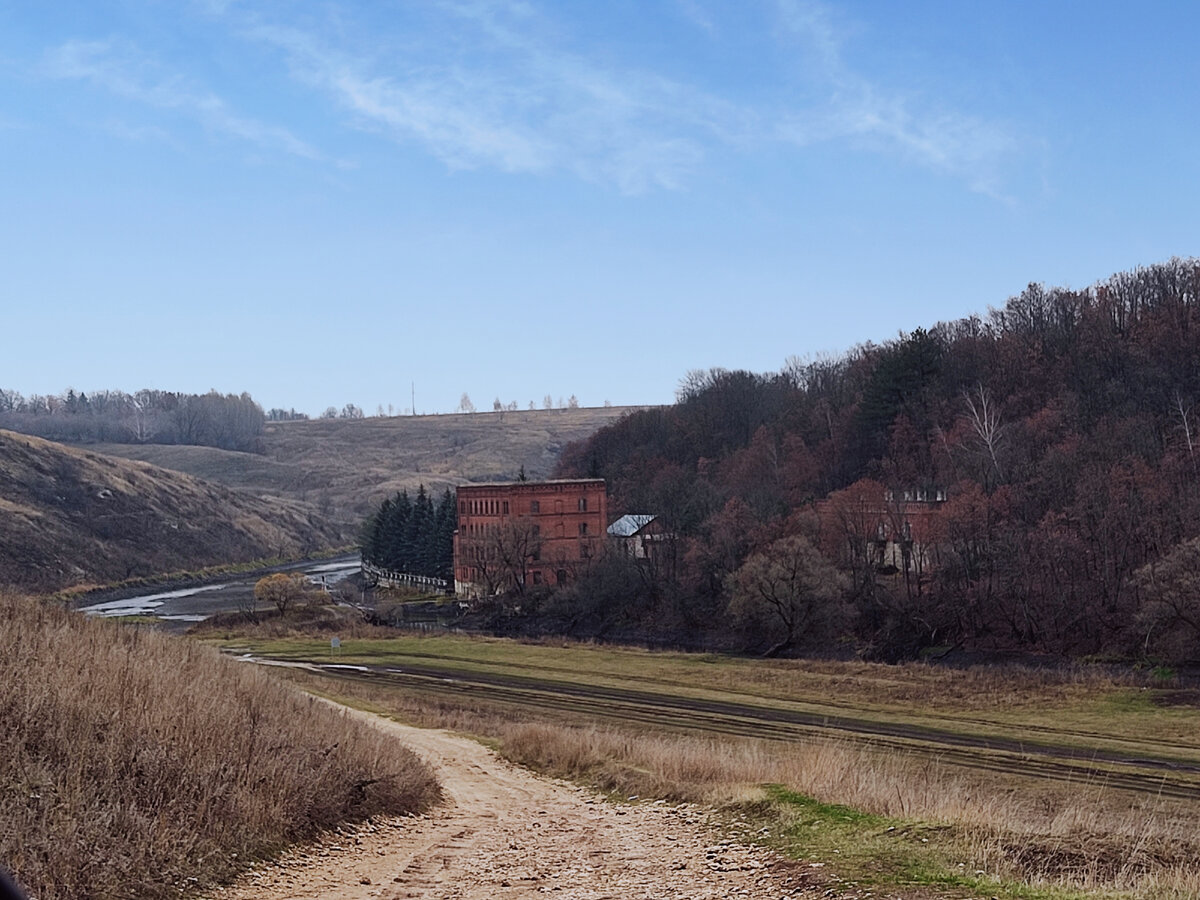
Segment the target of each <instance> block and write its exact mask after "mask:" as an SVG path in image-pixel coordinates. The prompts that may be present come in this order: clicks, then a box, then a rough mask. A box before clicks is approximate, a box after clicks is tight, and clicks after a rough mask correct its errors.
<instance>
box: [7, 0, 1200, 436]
mask: <svg viewBox="0 0 1200 900" xmlns="http://www.w3.org/2000/svg"><path fill="white" fill-rule="evenodd" d="M1198 19H1200V7H1197V6H1193V5H1191V4H1179V3H1141V4H1136V5H1134V4H1126V3H1102V2H1096V3H1091V4H1078V3H1045V2H1038V3H1019V2H995V3H989V2H970V3H968V2H961V0H948V2H925V3H916V2H913V3H895V2H881V0H880V2H867V0H860V2H854V0H849V2H843V3H837V4H832V3H820V2H805V0H741V2H707V0H660V2H651V0H641V2H635V0H610V2H605V3H565V2H559V3H539V2H485V0H464V2H421V0H412V2H397V3H383V2H370V3H367V2H363V3H352V2H345V0H331V2H324V3H316V2H314V3H293V2H277V3H276V2H269V0H267V2H239V0H208V2H201V0H196V2H186V0H181V2H151V0H146V2H133V0H126V2H123V0H112V2H104V0H88V2H79V3H72V2H70V0H65V2H56V3H53V4H46V3H34V2H25V3H0V213H2V215H0V246H2V247H3V250H2V251H0V260H2V263H0V309H2V310H3V318H2V319H0V321H2V322H3V326H4V334H5V340H4V345H3V346H4V349H3V354H2V355H0V387H9V388H15V389H17V390H20V391H22V392H24V393H27V394H28V393H51V392H55V393H56V392H58V391H61V390H64V389H65V388H67V387H68V386H71V387H74V388H76V389H82V390H91V389H96V388H119V389H125V390H136V389H138V388H141V387H157V388H163V389H174V390H185V391H205V390H208V389H210V388H216V389H218V390H220V391H222V392H226V391H233V392H241V391H243V390H248V391H250V392H251V393H252V394H253V395H254V396H255V398H256V399H258V400H259V401H260V402H261V403H263V405H264V406H267V407H271V406H284V407H292V406H294V407H296V408H297V409H301V410H305V411H308V412H310V413H314V414H315V413H317V412H320V411H321V410H322V409H324V408H325V407H326V406H329V405H335V406H339V407H340V406H341V405H343V404H345V403H347V402H353V403H356V404H358V405H359V406H362V407H363V408H365V409H366V410H367V411H368V413H370V412H373V411H374V410H375V409H376V407H377V406H379V405H383V406H384V407H387V405H388V404H391V405H392V406H393V407H394V409H396V410H397V411H401V410H403V409H405V408H406V407H408V406H409V405H410V400H409V397H410V385H411V384H412V383H413V382H415V383H416V395H417V401H416V405H417V409H418V411H422V412H439V411H440V412H448V411H451V410H453V409H454V408H455V407H456V406H457V405H458V402H459V398H460V396H461V395H462V393H463V392H467V393H468V394H469V395H470V397H471V398H472V399H473V400H474V402H475V404H476V405H477V406H478V407H480V408H490V407H491V404H492V400H493V399H494V398H495V397H497V396H498V397H499V398H500V399H501V400H502V401H503V402H505V403H507V402H509V401H513V400H515V401H517V403H518V404H519V405H520V406H521V407H522V408H524V407H526V406H527V405H528V403H529V401H530V400H533V401H535V402H536V403H537V404H538V405H539V406H540V405H541V402H542V398H543V396H545V395H546V394H550V395H551V396H552V397H553V398H555V400H557V398H559V397H566V396H570V395H572V394H574V395H576V396H577V397H578V398H579V400H580V402H581V403H582V404H584V405H600V404H602V403H603V402H605V401H610V402H612V403H614V404H626V403H661V402H669V401H670V400H671V399H672V397H673V394H674V390H675V388H676V386H677V384H678V382H679V380H680V379H681V377H682V376H683V375H684V374H685V373H686V372H687V371H688V370H690V369H695V368H708V367H710V366H723V367H726V368H748V369H752V370H755V371H770V370H777V369H778V368H779V367H780V366H781V365H782V364H783V363H784V361H785V359H786V358H787V357H789V356H792V355H796V356H805V355H810V354H818V353H829V352H833V353H836V352H841V351H843V350H845V349H846V348H848V347H850V346H852V345H853V344H856V343H858V342H861V341H866V340H875V341H880V340H885V339H887V338H890V337H893V336H895V335H896V333H897V332H898V331H900V330H911V329H912V328H915V327H917V326H921V325H930V324H933V323H934V322H936V321H938V320H944V319H952V318H958V317H961V316H964V315H967V314H970V313H972V312H984V311H986V309H987V307H988V306H989V305H990V306H998V305H1002V304H1003V303H1004V301H1005V300H1006V299H1007V298H1008V297H1009V296H1011V295H1013V294H1015V293H1017V292H1019V291H1020V290H1021V289H1022V288H1023V287H1024V286H1025V285H1026V284H1027V283H1029V282H1031V281H1037V282H1043V283H1046V284H1049V285H1066V286H1072V287H1084V286H1086V285H1088V284H1091V283H1093V282H1094V281H1096V280H1098V279H1100V278H1103V277H1106V276H1107V275H1109V274H1111V273H1113V272H1116V271H1121V270H1125V269H1129V268H1132V267H1134V266H1137V265H1141V264H1147V263H1152V262H1156V261H1160V260H1164V259H1167V258H1169V257H1171V256H1173V255H1178V256H1192V255H1194V254H1196V253H1197V248H1198V246H1200V244H1198V240H1197V239H1198V237H1200V216H1198V215H1197V210H1198V209H1200V152H1197V147H1198V146H1200V144H1198V140H1197V137H1198V135H1197V131H1198V129H1200V108H1198V107H1200V92H1198V91H1197V89H1196V85H1197V84H1200V71H1198V70H1200V64H1198V62H1197V60H1198V59H1200V56H1198V55H1197V54H1196V53H1195V49H1194V35H1195V34H1196V33H1197V28H1198V26H1200V21H1197V20H1198Z"/></svg>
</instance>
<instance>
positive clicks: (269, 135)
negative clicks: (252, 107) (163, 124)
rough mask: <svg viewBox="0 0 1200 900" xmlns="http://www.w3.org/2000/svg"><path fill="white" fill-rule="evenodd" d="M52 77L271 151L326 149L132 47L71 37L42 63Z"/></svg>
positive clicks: (314, 154)
mask: <svg viewBox="0 0 1200 900" xmlns="http://www.w3.org/2000/svg"><path fill="white" fill-rule="evenodd" d="M42 71H43V73H44V74H45V75H48V76H49V77H52V78H59V79H70V80H80V81H87V82H90V83H92V84H94V85H96V86H98V87H102V88H104V89H106V90H108V91H110V92H111V93H113V94H115V95H117V96H119V97H123V98H125V99H127V100H132V101H135V102H138V103H142V104H145V105H146V106H151V107H154V108H156V109H161V110H172V111H176V112H179V113H181V114H183V115H186V116H189V117H191V118H193V119H195V120H196V121H198V122H200V123H201V124H202V125H203V126H204V127H205V128H207V129H208V130H210V131H212V132H214V133H218V134H222V135H225V136H228V137H232V138H236V139H238V140H241V141H245V142H247V143H250V144H253V145H254V146H256V147H258V148H260V149H262V150H270V151H276V152H282V153H286V154H290V155H292V156H298V157H301V158H303V159H308V160H314V161H320V160H322V159H323V156H322V154H321V153H319V152H318V151H317V150H315V149H314V148H312V147H311V146H310V145H309V144H307V143H306V142H304V141H302V140H300V139H299V138H297V137H296V136H295V135H294V134H292V133H291V132H290V131H289V130H288V129H286V128H283V127H280V126H278V125H271V124H268V123H265V122H261V121H259V120H257V119H254V118H250V117H247V116H243V115H239V114H238V113H236V112H235V111H234V110H232V109H230V107H229V106H228V104H227V103H226V102H225V101H224V100H222V99H221V98H220V97H218V96H217V95H216V94H214V93H212V92H211V91H204V90H200V89H197V88H195V87H193V86H192V85H191V84H189V83H188V82H186V81H185V80H184V79H183V78H181V77H180V76H178V75H174V74H170V73H164V72H163V71H162V69H161V67H160V66H158V65H156V64H155V63H154V61H153V60H151V59H150V58H149V57H147V56H145V55H143V54H140V53H138V52H137V51H136V49H135V48H134V47H132V46H131V45H128V44H125V43H121V42H113V41H78V40H73V41H67V42H66V43H64V44H61V45H60V46H58V47H57V48H55V49H54V50H52V51H51V52H50V53H48V54H47V56H46V59H45V62H44V64H43V66H42Z"/></svg>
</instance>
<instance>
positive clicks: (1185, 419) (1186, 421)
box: [1175, 391, 1196, 472]
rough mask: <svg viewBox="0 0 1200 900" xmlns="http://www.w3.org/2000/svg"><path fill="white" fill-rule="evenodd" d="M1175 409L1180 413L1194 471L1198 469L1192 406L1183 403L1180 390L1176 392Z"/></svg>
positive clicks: (1181, 424)
mask: <svg viewBox="0 0 1200 900" xmlns="http://www.w3.org/2000/svg"><path fill="white" fill-rule="evenodd" d="M1175 409H1176V411H1177V412H1178V413H1179V421H1180V426H1181V427H1182V429H1183V437H1184V440H1186V441H1187V451H1188V459H1189V460H1190V461H1191V463H1192V471H1193V472H1195V471H1196V446H1195V437H1194V436H1193V435H1192V422H1191V419H1192V408H1191V406H1185V405H1184V403H1183V395H1182V394H1180V393H1179V391H1176V392H1175Z"/></svg>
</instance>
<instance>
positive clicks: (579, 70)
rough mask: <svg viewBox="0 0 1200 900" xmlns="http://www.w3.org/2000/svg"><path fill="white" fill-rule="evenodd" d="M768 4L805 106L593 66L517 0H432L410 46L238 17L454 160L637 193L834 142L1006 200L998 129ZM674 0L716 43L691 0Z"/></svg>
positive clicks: (794, 7)
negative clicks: (733, 152) (907, 84)
mask: <svg viewBox="0 0 1200 900" xmlns="http://www.w3.org/2000/svg"><path fill="white" fill-rule="evenodd" d="M764 2H766V3H767V4H768V6H767V8H768V9H769V10H771V11H772V13H773V15H774V17H775V20H776V22H777V23H778V29H777V33H776V34H775V38H776V40H778V41H780V42H781V43H782V45H783V46H784V47H787V48H794V50H795V55H796V58H797V62H798V64H797V66H796V73H792V74H793V77H797V78H799V79H800V80H801V81H802V82H803V83H802V84H801V85H800V87H801V88H802V90H801V91H800V93H802V94H803V95H804V97H806V98H808V99H806V100H805V101H791V102H785V101H782V100H777V99H776V100H766V99H757V98H755V97H754V95H753V94H752V93H751V94H748V93H747V92H746V91H743V92H742V94H741V96H738V97H733V96H723V95H722V94H721V93H716V92H713V91H711V90H705V89H701V88H699V87H697V86H696V85H694V84H690V83H687V81H686V80H682V79H679V78H669V77H666V76H665V75H662V74H660V73H658V72H656V71H654V70H653V68H637V67H621V66H618V65H615V64H612V63H607V64H606V63H601V62H600V61H598V57H597V55H596V54H591V53H588V52H587V50H584V51H580V52H572V51H570V50H569V49H565V48H566V47H569V46H570V43H571V42H570V40H569V38H570V37H571V36H570V35H569V34H567V35H566V36H565V37H566V38H567V39H566V40H564V34H563V32H562V30H561V27H560V26H559V25H558V24H556V23H555V22H553V21H551V20H549V19H548V18H547V17H546V16H544V15H543V14H542V13H541V12H539V10H538V8H537V7H535V6H533V5H531V4H529V3H524V2H519V0H516V2H513V0H508V2H506V0H443V2H436V3H434V4H433V6H432V7H424V9H425V10H426V11H427V12H428V11H430V10H432V12H431V13H430V14H431V15H432V16H433V18H434V20H435V21H436V24H435V25H434V26H432V27H430V26H429V24H428V23H425V25H426V27H425V28H424V29H422V30H421V31H420V36H421V42H420V43H409V44H405V45H403V46H401V47H399V48H398V49H396V48H393V49H391V50H390V51H384V50H380V49H378V48H376V50H375V51H374V52H372V51H367V52H364V49H363V47H362V46H354V45H353V43H352V42H351V43H347V42H346V40H345V37H344V32H340V31H338V30H336V29H332V30H331V31H333V32H334V33H337V34H338V37H337V38H334V37H330V36H329V35H328V34H327V33H324V32H319V31H318V30H315V29H313V28H311V27H310V28H307V29H305V28H301V27H299V26H296V25H294V24H289V25H281V24H278V23H268V22H265V21H263V20H262V19H261V18H258V17H256V16H254V15H253V14H246V13H244V12H241V11H235V12H234V13H233V15H234V16H241V17H242V18H241V20H240V26H239V27H240V30H241V33H242V34H243V35H245V36H247V37H250V38H252V39H254V40H257V41H260V42H263V43H265V44H267V45H269V46H272V47H274V48H275V49H277V50H279V51H282V53H283V54H284V55H285V58H286V59H287V61H288V64H289V66H290V69H291V71H292V73H293V74H294V76H295V77H296V78H298V79H299V80H301V81H303V82H305V83H306V84H308V85H309V86H314V87H317V88H319V89H320V90H322V91H323V92H325V93H326V94H328V95H329V96H332V97H333V98H334V99H335V100H336V101H337V103H339V104H340V105H341V106H342V107H343V108H344V109H345V110H347V111H349V112H350V113H351V114H352V116H353V118H354V121H355V122H357V123H358V124H359V125H360V126H362V127H365V128H369V129H374V130H377V131H380V132H383V133H385V134H387V135H388V136H389V137H391V138H392V139H394V140H396V141H398V142H401V143H415V144H419V145H421V146H424V147H425V148H426V149H428V150H429V152H431V153H433V154H434V155H435V156H437V157H438V158H439V159H441V160H442V161H443V162H444V163H445V164H446V165H448V166H450V167H453V168H484V167H493V168H497V169H500V170H502V171H506V172H524V173H546V172H552V171H570V172H573V173H575V174H577V175H579V176H581V177H584V178H588V179H592V180H597V181H604V182H609V183H613V184H615V185H616V186H617V187H618V188H619V189H620V190H622V191H625V192H628V193H639V192H642V191H645V190H648V189H651V188H656V187H657V188H679V187H683V186H685V185H686V184H687V183H688V182H689V181H690V180H691V179H692V178H694V177H695V175H696V173H697V172H699V171H701V170H702V169H703V167H704V165H705V162H706V160H707V159H708V158H709V157H710V155H711V154H712V153H713V152H715V151H717V150H727V149H730V148H734V149H741V150H745V149H748V148H750V149H752V148H755V147H762V146H767V145H770V144H773V143H774V144H778V143H780V142H782V143H785V144H790V145H793V146H796V147H801V148H802V147H805V146H809V145H812V144H815V143H818V142H823V143H824V142H843V143H848V144H849V145H851V146H852V147H855V148H859V149H862V150H865V151H868V152H877V153H881V154H885V155H891V156H898V157H900V158H901V159H903V160H905V161H907V162H909V163H911V164H915V165H919V166H923V167H926V168H929V169H932V170H934V171H937V172H940V173H943V174H945V175H948V176H950V177H954V178H956V179H959V180H962V181H964V182H966V183H967V184H968V185H969V186H970V187H971V188H972V189H973V190H976V191H980V192H983V193H986V194H989V195H991V196H995V197H1001V198H1002V197H1003V190H1002V181H1003V178H1002V175H1001V172H1002V170H1003V168H1004V165H1005V163H1006V162H1007V161H1008V160H1010V159H1011V158H1013V157H1014V156H1016V155H1017V154H1018V153H1019V150H1020V146H1019V141H1018V140H1017V138H1016V137H1015V136H1014V135H1013V134H1012V133H1011V131H1010V130H1009V129H1008V128H1007V127H1006V126H1005V125H1004V124H1002V123H998V122H993V121H989V120H988V119H986V118H984V117H981V116H974V115H970V114H963V113H959V112H956V111H954V110H951V109H941V108H937V107H936V105H935V104H933V103H931V102H929V101H926V102H924V103H918V102H917V100H916V99H915V98H912V97H909V96H906V95H905V93H904V92H903V90H901V89H900V88H898V87H895V86H893V85H888V86H886V87H885V86H883V85H881V84H878V83H876V82H873V81H872V80H871V79H870V78H868V77H867V76H865V75H864V74H861V73H860V72H857V71H855V70H854V69H853V68H852V67H851V66H850V65H849V64H848V63H847V62H846V57H845V53H844V51H843V47H844V44H845V43H846V41H847V40H848V38H847V28H846V27H845V26H843V25H840V24H839V23H838V22H837V20H836V19H835V16H834V15H833V13H832V12H831V8H830V7H827V6H825V5H823V4H821V3H819V2H814V0H764ZM676 4H677V9H678V11H679V12H680V14H681V15H682V16H684V17H686V18H687V19H688V20H689V21H690V22H692V23H694V24H695V25H697V26H698V27H700V28H702V29H704V30H705V31H706V32H708V33H709V35H710V36H711V37H712V38H713V39H714V40H716V39H719V35H718V33H717V29H716V27H715V26H714V25H713V21H712V19H711V17H710V16H709V15H708V14H707V12H706V10H705V8H704V7H703V6H702V5H701V4H700V3H699V2H697V0H676ZM797 73H798V74H797ZM781 77H783V76H782V75H781ZM773 96H777V92H776V93H775V94H773ZM813 98H817V99H815V100H814V99H813Z"/></svg>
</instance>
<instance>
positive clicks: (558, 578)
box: [454, 478, 608, 597]
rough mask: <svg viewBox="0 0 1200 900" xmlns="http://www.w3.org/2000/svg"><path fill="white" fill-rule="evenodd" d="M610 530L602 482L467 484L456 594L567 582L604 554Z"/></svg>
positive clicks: (457, 542)
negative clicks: (604, 543) (606, 532)
mask: <svg viewBox="0 0 1200 900" xmlns="http://www.w3.org/2000/svg"><path fill="white" fill-rule="evenodd" d="M607 525H608V495H607V493H606V492H605V488H604V479H603V478H580V479H563V480H558V481H514V482H503V483H496V484H464V485H461V486H460V487H459V488H458V530H457V531H455V532H454V591H455V593H456V594H460V595H464V596H472V597H479V596H488V595H491V594H496V593H503V592H505V591H510V590H515V591H517V592H518V593H523V592H524V590H525V588H526V587H530V586H533V585H538V584H549V585H555V584H564V583H566V582H567V581H569V580H570V579H571V578H573V577H575V574H576V573H577V572H578V571H579V570H580V568H585V567H586V566H587V565H589V564H590V561H591V560H592V559H593V558H595V557H596V556H598V555H599V554H600V552H601V551H602V549H603V542H604V540H605V529H606V526H607Z"/></svg>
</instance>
